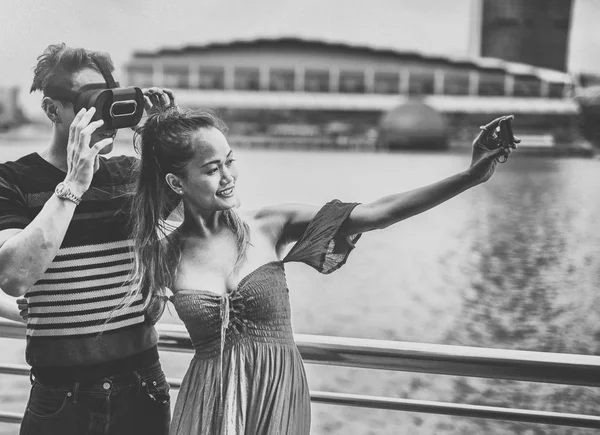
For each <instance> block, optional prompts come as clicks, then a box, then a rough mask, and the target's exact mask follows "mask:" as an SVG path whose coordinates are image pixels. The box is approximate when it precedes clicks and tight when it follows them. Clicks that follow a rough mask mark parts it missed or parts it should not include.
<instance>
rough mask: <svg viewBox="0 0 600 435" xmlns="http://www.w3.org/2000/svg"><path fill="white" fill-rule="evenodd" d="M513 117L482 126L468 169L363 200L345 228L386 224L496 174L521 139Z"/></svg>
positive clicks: (347, 231)
mask: <svg viewBox="0 0 600 435" xmlns="http://www.w3.org/2000/svg"><path fill="white" fill-rule="evenodd" d="M511 120H512V116H505V117H501V118H498V119H495V120H494V121H492V122H490V123H489V124H488V125H486V126H483V127H481V132H480V133H479V135H478V136H477V138H476V139H475V140H474V141H473V154H472V160H471V165H470V167H469V168H467V169H466V170H465V171H463V172H460V173H458V174H455V175H452V176H450V177H448V178H445V179H443V180H441V181H438V182H436V183H433V184H430V185H428V186H424V187H420V188H417V189H414V190H410V191H408V192H403V193H397V194H394V195H389V196H385V197H383V198H380V199H378V200H376V201H374V202H371V203H368V204H361V205H359V206H357V207H356V208H355V209H354V210H353V211H352V213H351V214H350V216H349V218H348V220H347V221H346V222H345V224H344V226H342V228H341V231H342V232H343V233H345V234H356V233H363V232H366V231H371V230H375V229H381V228H386V227H388V226H390V225H393V224H395V223H397V222H400V221H402V220H404V219H407V218H409V217H412V216H415V215H417V214H419V213H423V212H424V211H427V210H429V209H431V208H433V207H435V206H437V205H439V204H441V203H443V202H445V201H447V200H449V199H451V198H453V197H455V196H457V195H459V194H460V193H462V192H464V191H465V190H467V189H469V188H471V187H473V186H476V185H478V184H481V183H483V182H485V181H487V180H488V179H489V178H490V177H491V176H492V175H493V173H494V170H495V168H496V165H497V163H498V161H499V160H500V159H506V158H507V157H508V155H509V154H510V152H511V148H515V147H516V144H517V143H518V142H519V141H520V140H519V139H518V138H515V137H514V136H513V134H512V129H511V127H510V121H511ZM497 129H498V130H497ZM495 133H497V134H495Z"/></svg>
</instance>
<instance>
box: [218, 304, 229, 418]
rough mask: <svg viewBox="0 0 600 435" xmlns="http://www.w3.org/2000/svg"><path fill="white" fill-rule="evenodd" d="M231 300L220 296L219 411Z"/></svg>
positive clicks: (222, 404) (222, 403) (221, 400)
mask: <svg viewBox="0 0 600 435" xmlns="http://www.w3.org/2000/svg"><path fill="white" fill-rule="evenodd" d="M230 305H231V300H230V299H229V294H228V293H226V294H224V295H223V296H221V310H220V311H221V312H220V317H221V349H220V354H219V379H220V392H221V396H220V402H221V412H223V406H224V401H223V399H224V392H223V353H224V352H225V338H226V336H227V328H229V310H230Z"/></svg>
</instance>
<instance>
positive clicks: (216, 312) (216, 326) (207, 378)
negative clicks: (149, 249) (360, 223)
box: [171, 200, 360, 435]
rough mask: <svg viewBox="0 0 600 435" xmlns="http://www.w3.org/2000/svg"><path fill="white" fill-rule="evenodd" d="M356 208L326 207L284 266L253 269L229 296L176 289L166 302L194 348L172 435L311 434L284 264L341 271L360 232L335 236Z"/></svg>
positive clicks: (271, 264)
mask: <svg viewBox="0 0 600 435" xmlns="http://www.w3.org/2000/svg"><path fill="white" fill-rule="evenodd" d="M356 205H357V204H347V203H342V202H340V201H338V200H334V201H331V202H329V203H327V204H326V205H325V206H323V207H322V208H321V209H320V210H319V212H318V213H317V215H316V216H315V218H314V219H313V220H312V221H311V222H310V224H309V225H308V227H307V229H306V231H305V232H304V234H303V236H302V237H301V239H300V240H299V241H298V242H297V243H296V244H295V245H294V247H293V248H292V249H291V250H290V252H289V254H288V255H287V256H286V257H285V258H284V259H283V261H273V262H269V263H267V264H264V265H262V266H260V267H258V268H257V269H255V270H254V271H253V272H251V273H249V274H248V275H247V276H245V277H244V278H243V279H242V280H241V281H240V283H239V285H238V287H237V289H235V290H234V291H233V292H231V293H228V294H226V295H223V296H220V295H217V294H215V293H211V292H210V291H206V290H201V289H198V290H180V291H179V292H177V293H176V294H175V295H174V296H172V297H171V301H172V302H173V304H174V306H175V309H176V310H177V313H178V314H179V317H180V318H181V319H182V320H183V322H184V323H185V326H186V328H187V330H188V332H189V334H190V336H191V339H192V343H193V345H194V349H195V355H194V357H193V359H192V361H191V363H190V366H189V368H188V370H187V373H186V375H185V377H184V378H183V382H182V385H181V388H180V390H179V394H178V396H177V402H176V404H175V409H174V412H173V420H172V423H171V434H172V435H192V434H193V435H196V434H202V435H205V434H206V435H244V434H245V435H305V434H308V433H309V432H310V395H309V389H308V384H307V381H306V374H305V371H304V366H303V363H302V358H301V357H300V353H299V351H298V349H297V347H296V344H295V342H294V337H293V334H292V325H291V310H290V302H289V297H288V293H289V291H288V287H287V282H286V277H285V269H284V264H285V263H287V262H292V261H295V262H303V263H306V264H308V265H310V266H312V267H313V268H315V269H316V270H318V271H319V272H321V273H325V274H328V273H331V272H333V271H335V270H336V269H338V268H339V267H341V266H342V265H343V264H344V263H345V262H346V259H347V257H348V255H349V253H350V251H351V250H352V249H353V248H354V244H355V243H356V241H357V240H358V239H359V238H360V234H356V235H352V236H346V237H340V236H337V233H338V230H339V228H340V226H341V225H342V223H343V222H344V220H345V219H346V218H347V217H348V215H349V214H350V212H351V211H352V209H353V208H354V207H355V206H356Z"/></svg>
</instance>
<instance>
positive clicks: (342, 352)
mask: <svg viewBox="0 0 600 435" xmlns="http://www.w3.org/2000/svg"><path fill="white" fill-rule="evenodd" d="M157 330H158V332H159V335H160V342H159V345H160V347H161V348H162V349H165V350H170V351H178V352H192V351H193V349H192V344H191V341H190V338H189V335H188V333H187V331H186V330H185V328H184V327H183V326H181V325H172V324H158V325H157ZM24 336H25V325H23V324H20V323H16V322H11V321H5V320H0V337H8V338H23V337H24ZM294 338H295V341H296V345H297V346H298V349H299V350H300V354H301V355H302V358H303V359H304V361H305V362H308V363H313V364H327V365H336V366H346V367H355V368H366V369H381V370H394V371H407V372H418V373H432V374H442V375H452V376H469V377H482V378H494V379H507V380H518V381H528V382H544V383H556V384H566V385H583V386H590V387H597V386H600V356H594V355H578V354H565V353H550V352H537V351H523V350H507V349H490V348H484V347H469V346H454V345H444V344H430V343H412V342H402V341H389V340H371V339H363V338H347V337H330V336H322V335H306V334H295V335H294Z"/></svg>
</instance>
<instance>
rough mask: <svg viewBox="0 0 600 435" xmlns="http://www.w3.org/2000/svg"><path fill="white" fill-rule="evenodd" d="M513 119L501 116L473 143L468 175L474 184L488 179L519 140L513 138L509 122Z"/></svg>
mask: <svg viewBox="0 0 600 435" xmlns="http://www.w3.org/2000/svg"><path fill="white" fill-rule="evenodd" d="M513 118H514V117H513V116H512V115H509V116H501V117H500V118H496V119H494V120H493V121H492V122H490V123H489V124H487V125H484V126H481V127H480V129H481V132H480V133H479V135H478V136H477V138H476V139H475V140H474V141H473V154H472V159H471V166H470V168H469V174H470V175H471V177H472V178H473V182H474V184H480V183H484V182H486V181H487V180H489V179H490V177H491V176H492V175H493V174H494V171H495V170H496V166H497V164H498V163H504V162H506V160H508V156H509V155H510V153H511V152H512V150H513V149H515V148H516V147H517V144H518V143H519V142H521V139H519V138H517V137H516V136H514V134H513V131H512V126H511V121H512V119H513Z"/></svg>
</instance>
